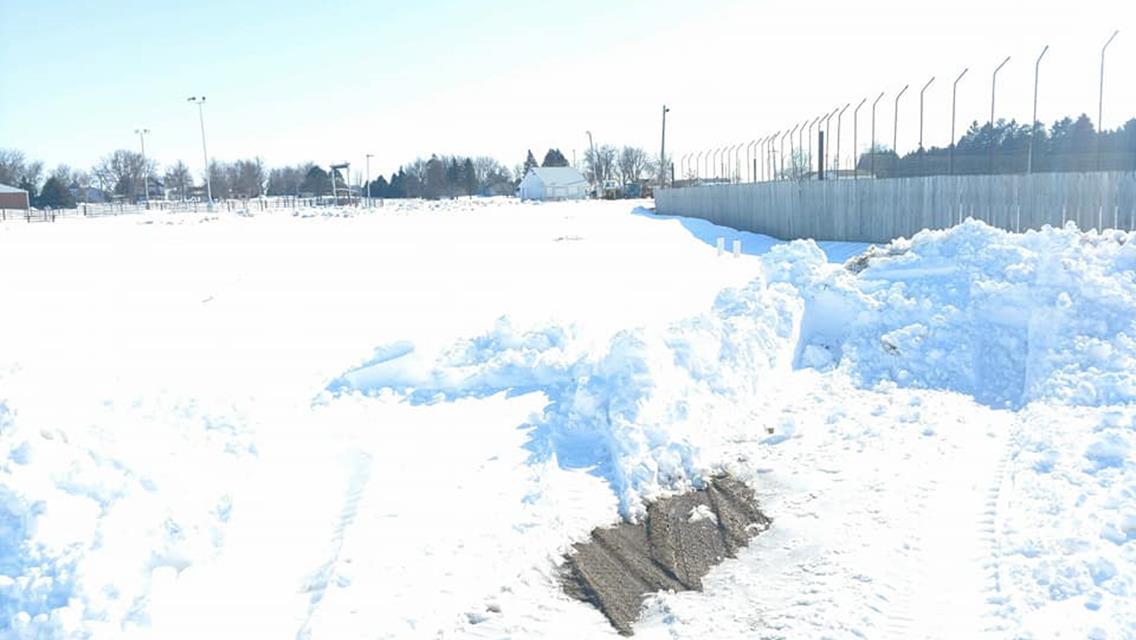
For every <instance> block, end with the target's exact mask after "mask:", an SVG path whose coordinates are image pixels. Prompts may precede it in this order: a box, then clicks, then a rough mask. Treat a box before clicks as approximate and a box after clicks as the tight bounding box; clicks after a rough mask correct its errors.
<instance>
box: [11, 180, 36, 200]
mask: <svg viewBox="0 0 1136 640" xmlns="http://www.w3.org/2000/svg"><path fill="white" fill-rule="evenodd" d="M16 186H17V187H19V188H21V189H23V190H24V191H27V192H28V202H35V201H36V198H37V197H39V196H38V192H37V191H36V186H35V185H34V184H32V183H31V181H29V180H28V179H27V178H20V184H18V185H16Z"/></svg>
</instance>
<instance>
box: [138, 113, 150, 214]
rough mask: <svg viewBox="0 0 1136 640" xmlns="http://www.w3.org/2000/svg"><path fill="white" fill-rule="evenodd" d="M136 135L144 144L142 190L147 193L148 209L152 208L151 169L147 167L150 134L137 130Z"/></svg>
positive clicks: (147, 131)
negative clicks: (147, 142) (147, 138)
mask: <svg viewBox="0 0 1136 640" xmlns="http://www.w3.org/2000/svg"><path fill="white" fill-rule="evenodd" d="M134 133H137V134H138V141H139V142H141V143H142V185H143V186H142V188H143V189H144V190H145V193H146V208H147V209H149V208H150V167H148V166H146V136H147V135H149V134H150V130H149V129H135V130H134Z"/></svg>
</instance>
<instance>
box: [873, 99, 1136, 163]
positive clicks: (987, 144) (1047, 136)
mask: <svg viewBox="0 0 1136 640" xmlns="http://www.w3.org/2000/svg"><path fill="white" fill-rule="evenodd" d="M1031 134H1032V135H1033V154H1032V158H1031V157H1030V150H1029V147H1030V137H1031ZM873 155H874V156H875V157H874V159H873ZM873 164H874V168H875V174H876V175H877V176H878V177H881V178H889V177H904V176H919V175H941V174H947V173H956V174H1003V173H1025V172H1026V171H1027V169H1028V170H1030V171H1033V172H1037V173H1042V172H1081V171H1136V118H1133V119H1130V120H1128V121H1127V122H1126V123H1125V124H1124V125H1123V126H1121V127H1118V128H1117V129H1113V130H1105V131H1097V130H1096V128H1095V127H1094V126H1093V122H1092V120H1091V119H1090V118H1089V117H1088V116H1087V115H1085V114H1081V115H1080V116H1079V117H1078V118H1076V119H1075V120H1074V119H1073V118H1069V117H1065V118H1062V119H1060V120H1057V121H1056V122H1054V123H1053V124H1052V125H1051V126H1050V127H1049V128H1048V129H1046V127H1045V125H1044V124H1042V123H1040V122H1038V123H1035V124H1034V126H1033V127H1030V126H1029V125H1028V124H1020V123H1018V122H1017V121H1016V120H1010V121H1006V120H1004V119H999V120H998V121H997V122H995V123H993V124H992V123H990V122H986V123H983V124H979V123H978V122H977V121H975V122H973V123H971V125H970V127H969V128H968V129H967V131H966V133H964V134H963V135H962V137H960V138H959V140H958V142H957V143H955V144H954V145H948V146H946V147H932V148H930V149H916V150H915V151H913V152H911V153H908V154H906V155H904V156H902V157H900V156H898V155H897V154H896V153H895V151H894V150H891V149H887V148H885V147H880V146H877V147H876V148H875V149H874V150H870V151H868V152H866V153H864V154H862V155H861V156H860V158H859V159H858V161H857V165H856V168H857V169H858V170H860V171H865V172H871V171H872V167H873Z"/></svg>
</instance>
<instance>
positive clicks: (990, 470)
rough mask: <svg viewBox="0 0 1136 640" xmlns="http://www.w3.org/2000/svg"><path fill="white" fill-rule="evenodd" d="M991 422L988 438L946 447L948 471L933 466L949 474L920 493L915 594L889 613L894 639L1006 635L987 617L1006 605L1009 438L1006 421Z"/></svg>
mask: <svg viewBox="0 0 1136 640" xmlns="http://www.w3.org/2000/svg"><path fill="white" fill-rule="evenodd" d="M991 420H992V424H991V425H990V426H988V427H986V428H985V429H984V430H983V431H982V433H979V432H977V431H974V432H972V433H968V434H966V435H965V436H964V438H963V439H962V440H961V441H959V442H957V443H949V442H945V443H944V444H945V445H946V446H947V447H949V448H947V449H945V450H943V451H941V452H940V455H944V456H945V457H947V458H948V460H949V463H948V464H938V465H934V466H931V465H928V467H929V468H935V469H940V470H942V473H941V475H940V477H939V478H938V479H929V480H928V481H927V482H926V483H925V484H924V485H921V489H920V490H919V491H918V492H917V496H918V500H919V506H918V511H917V517H916V519H915V522H916V523H917V524H916V528H915V530H914V531H913V532H912V537H911V539H910V542H909V543H908V544H909V548H910V549H911V551H912V553H911V554H910V556H908V557H907V559H906V562H905V563H904V564H905V565H906V566H907V567H908V569H909V571H908V577H909V582H908V584H910V589H909V590H908V591H907V596H906V597H905V598H904V599H903V603H902V604H900V605H898V606H897V607H895V608H894V609H893V610H890V611H889V615H888V625H887V627H886V630H887V632H888V635H889V637H894V638H913V637H918V638H963V637H967V638H973V637H977V636H979V635H982V634H984V633H991V632H997V631H1000V630H1001V629H1000V628H999V627H997V626H996V625H994V626H992V625H990V624H989V623H988V617H989V613H990V611H989V609H990V605H991V604H992V603H994V604H997V603H999V602H1000V598H1001V596H1000V583H999V576H998V571H997V554H998V551H997V544H998V537H999V535H998V531H999V523H1000V519H999V516H998V514H999V506H1000V496H1001V495H1002V494H1003V492H1002V491H1001V484H1002V483H1003V480H1004V478H1005V476H1006V473H1005V470H1006V460H1007V457H1008V455H1009V454H1008V451H1009V445H1008V440H1009V437H1008V436H1007V430H1008V425H1004V424H999V423H1001V422H1002V419H1001V418H1000V417H997V416H996V415H991ZM991 438H993V439H995V440H996V441H995V442H990V439H991ZM924 487H926V489H924Z"/></svg>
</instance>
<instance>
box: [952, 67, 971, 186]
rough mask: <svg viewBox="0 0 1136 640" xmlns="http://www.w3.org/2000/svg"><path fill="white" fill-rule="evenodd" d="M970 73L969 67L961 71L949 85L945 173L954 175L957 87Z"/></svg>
mask: <svg viewBox="0 0 1136 640" xmlns="http://www.w3.org/2000/svg"><path fill="white" fill-rule="evenodd" d="M967 71H970V67H966V68H965V69H963V70H962V73H960V74H959V75H958V77H957V78H955V83H954V84H953V85H951V146H950V153H949V154H947V173H949V174H950V175H954V173H955V106H956V105H957V104H958V101H957V99H958V85H959V80H962V77H963V76H965V75H966V72H967Z"/></svg>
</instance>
